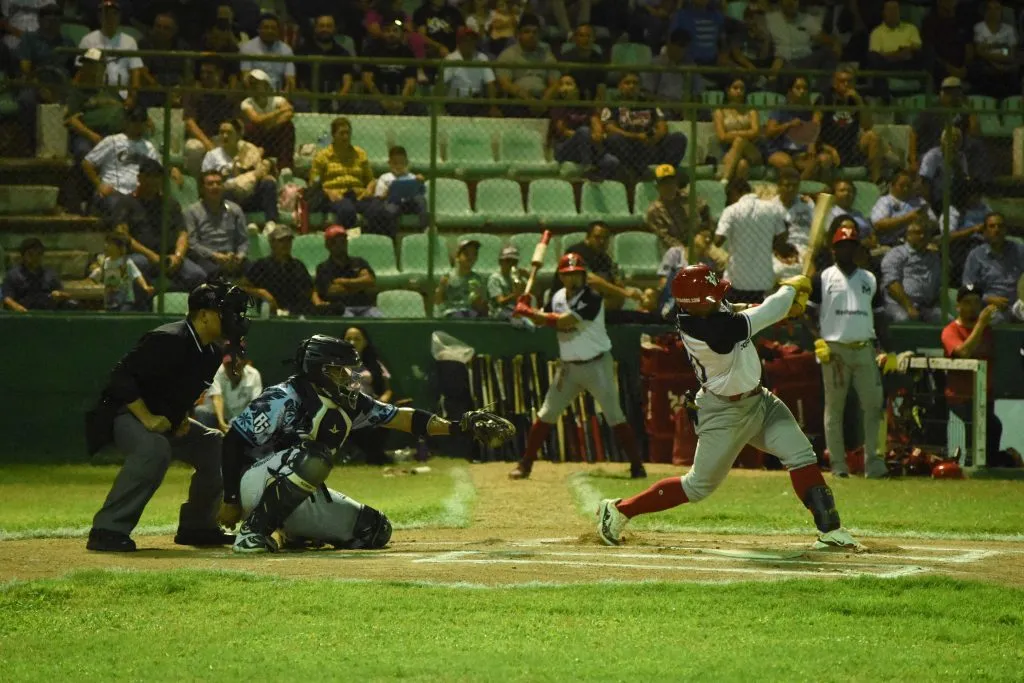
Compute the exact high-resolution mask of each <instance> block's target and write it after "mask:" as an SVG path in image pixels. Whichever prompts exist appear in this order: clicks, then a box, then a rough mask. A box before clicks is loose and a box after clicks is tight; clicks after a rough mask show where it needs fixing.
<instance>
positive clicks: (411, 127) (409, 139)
mask: <svg viewBox="0 0 1024 683" xmlns="http://www.w3.org/2000/svg"><path fill="white" fill-rule="evenodd" d="M396 118H399V117H390V120H389V121H381V124H383V126H384V130H389V128H388V126H390V125H392V122H394V121H395V119H396ZM401 118H408V117H401ZM424 124H425V121H423V120H419V119H414V120H413V121H412V122H409V123H404V122H403V123H394V127H391V128H390V130H392V131H394V138H395V144H396V145H401V146H402V147H405V153H406V154H407V155H408V156H409V167H410V169H412V170H413V171H415V172H423V171H426V170H427V169H429V168H430V126H429V125H424ZM438 147H440V143H438ZM438 153H439V154H440V151H439V152H438Z"/></svg>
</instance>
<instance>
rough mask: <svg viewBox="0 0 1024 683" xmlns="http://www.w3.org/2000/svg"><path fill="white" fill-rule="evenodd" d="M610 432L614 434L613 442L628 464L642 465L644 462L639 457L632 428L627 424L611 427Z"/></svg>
mask: <svg viewBox="0 0 1024 683" xmlns="http://www.w3.org/2000/svg"><path fill="white" fill-rule="evenodd" d="M612 432H614V434H615V440H616V441H617V442H618V444H619V448H621V449H622V451H623V452H624V453H625V454H626V457H628V458H629V464H630V465H633V466H636V465H643V464H644V461H643V459H642V458H641V457H640V449H639V448H637V446H636V434H634V433H633V427H632V426H630V424H629V423H628V422H623V423H622V424H617V425H615V426H614V427H612Z"/></svg>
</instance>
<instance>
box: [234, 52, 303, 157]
mask: <svg viewBox="0 0 1024 683" xmlns="http://www.w3.org/2000/svg"><path fill="white" fill-rule="evenodd" d="M245 81H246V89H247V90H249V92H251V93H252V95H251V96H250V97H247V98H245V100H243V101H242V118H243V119H244V120H245V138H246V139H247V140H248V141H249V142H251V143H253V144H254V145H256V146H257V147H262V148H263V154H264V156H266V157H269V158H271V159H274V160H276V162H277V167H278V168H279V169H281V170H282V171H284V169H286V168H287V169H291V168H292V162H293V161H294V158H295V124H294V123H292V117H293V116H294V115H295V110H294V109H293V108H292V105H291V102H289V101H288V100H286V99H285V98H283V97H281V96H280V95H271V94H270V88H271V86H270V76H269V75H268V74H267V73H266V72H264V71H263V70H262V69H253V70H252V71H250V72H249V74H248V76H246V79H245Z"/></svg>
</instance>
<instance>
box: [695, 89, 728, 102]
mask: <svg viewBox="0 0 1024 683" xmlns="http://www.w3.org/2000/svg"><path fill="white" fill-rule="evenodd" d="M700 99H701V102H703V103H704V104H707V105H719V104H722V103H723V102H725V92H723V91H721V90H705V91H704V92H702V93H701V94H700Z"/></svg>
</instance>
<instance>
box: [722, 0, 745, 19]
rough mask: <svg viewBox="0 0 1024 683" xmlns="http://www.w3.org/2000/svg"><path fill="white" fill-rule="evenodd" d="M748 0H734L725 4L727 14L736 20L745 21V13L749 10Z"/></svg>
mask: <svg viewBox="0 0 1024 683" xmlns="http://www.w3.org/2000/svg"><path fill="white" fill-rule="evenodd" d="M748 4H749V3H748V2H747V0H738V1H736V0H734V1H733V2H730V3H729V4H727V5H726V6H725V16H727V17H729V18H730V19H735V20H736V21H743V13H744V12H746V11H747V5H748Z"/></svg>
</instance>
